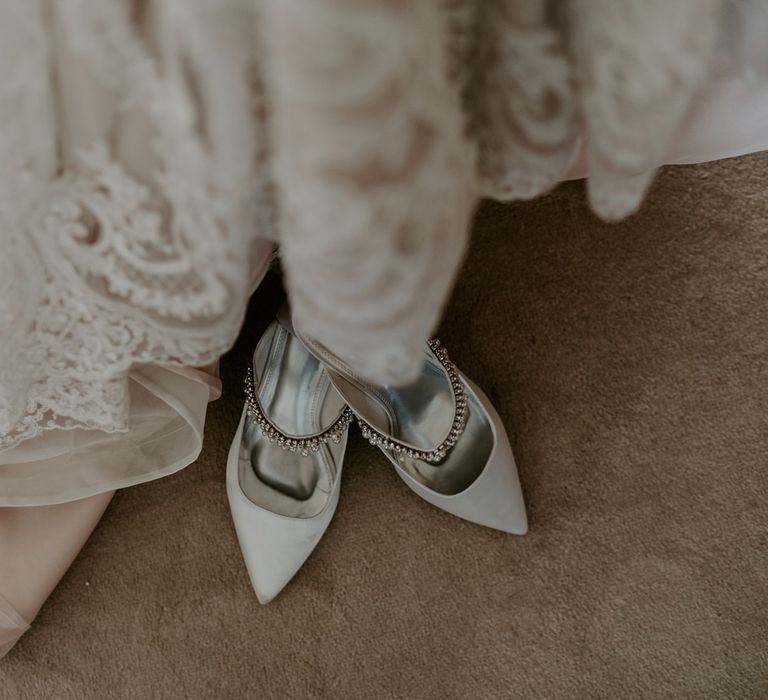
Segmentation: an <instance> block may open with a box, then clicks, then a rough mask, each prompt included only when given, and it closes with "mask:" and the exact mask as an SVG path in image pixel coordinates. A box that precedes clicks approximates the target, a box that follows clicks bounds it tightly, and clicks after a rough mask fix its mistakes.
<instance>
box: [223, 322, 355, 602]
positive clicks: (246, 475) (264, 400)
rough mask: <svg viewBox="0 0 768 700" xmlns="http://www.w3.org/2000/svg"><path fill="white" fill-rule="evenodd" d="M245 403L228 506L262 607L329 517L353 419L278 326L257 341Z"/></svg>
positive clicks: (317, 367)
mask: <svg viewBox="0 0 768 700" xmlns="http://www.w3.org/2000/svg"><path fill="white" fill-rule="evenodd" d="M246 396H247V400H246V405H245V408H244V409H243V415H242V417H241V419H240V425H239V426H238V429H237V432H236V434H235V438H234V440H233V442H232V446H231V447H230V450H229V458H228V461H227V496H228V498H229V505H230V509H231V512H232V519H233V521H234V524H235V530H236V532H237V537H238V540H239V543H240V549H241V550H242V552H243V558H244V560H245V565H246V568H247V569H248V574H249V576H250V579H251V583H252V584H253V588H254V590H255V592H256V596H257V597H258V599H259V602H261V603H268V602H269V601H271V600H272V599H273V598H274V597H275V596H276V595H277V594H278V593H279V592H280V591H281V590H282V589H283V587H284V586H285V585H286V584H287V583H288V582H289V581H290V580H291V579H292V578H293V576H294V575H295V574H296V572H297V571H298V570H299V569H300V568H301V566H302V564H304V562H305V561H306V560H307V558H308V557H309V555H310V554H311V553H312V551H313V550H314V548H315V546H316V545H317V543H318V542H319V541H320V538H321V537H322V536H323V533H324V532H325V530H326V528H327V527H328V525H329V523H330V521H331V518H332V517H333V514H334V512H335V510H336V505H337V503H338V500H339V491H340V485H341V471H342V462H343V458H344V452H345V450H346V443H347V434H348V426H349V423H350V422H351V421H352V413H351V411H350V410H349V408H348V407H346V405H345V404H344V401H343V399H342V398H341V396H339V394H338V393H337V392H336V391H335V389H334V388H333V386H332V385H331V382H330V380H329V377H328V374H327V373H326V371H325V369H324V367H323V365H322V364H321V363H319V362H318V361H317V359H316V358H314V357H313V356H312V355H311V354H310V353H309V352H308V351H307V349H306V348H305V347H304V345H303V344H302V343H301V341H300V340H299V339H298V338H296V336H294V335H293V334H292V333H291V330H290V327H289V326H288V327H286V325H285V321H283V323H282V324H281V323H280V322H278V321H275V322H274V323H272V325H270V326H269V328H268V329H267V331H266V332H265V333H264V335H263V336H262V337H261V339H260V340H259V343H258V345H257V347H256V351H255V352H254V356H253V365H252V370H251V371H250V372H249V377H248V380H247V381H246Z"/></svg>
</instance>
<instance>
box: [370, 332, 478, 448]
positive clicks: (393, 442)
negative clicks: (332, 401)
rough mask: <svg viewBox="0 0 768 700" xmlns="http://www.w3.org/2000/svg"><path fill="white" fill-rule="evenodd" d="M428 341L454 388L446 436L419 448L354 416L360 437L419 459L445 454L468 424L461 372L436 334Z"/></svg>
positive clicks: (466, 399)
mask: <svg viewBox="0 0 768 700" xmlns="http://www.w3.org/2000/svg"><path fill="white" fill-rule="evenodd" d="M427 344H428V346H429V349H430V350H431V351H432V352H433V353H434V355H435V357H436V358H437V361H438V362H439V363H440V364H441V365H442V366H443V369H445V371H446V373H447V374H448V379H449V380H450V382H451V389H452V390H453V399H454V405H455V407H456V412H455V413H454V416H453V425H452V426H451V429H450V431H449V432H448V437H446V438H445V440H443V441H442V442H441V443H440V444H439V445H438V446H437V447H435V448H434V449H432V450H419V449H416V448H415V447H411V446H410V445H407V444H406V443H404V442H400V441H399V440H397V439H395V438H393V437H392V436H391V435H386V434H385V433H382V432H381V431H379V430H377V429H376V428H374V427H373V426H372V425H371V424H370V423H367V422H366V421H364V420H363V419H362V418H360V416H357V422H358V423H359V424H360V430H361V432H362V433H363V437H364V438H365V439H366V440H368V442H370V443H371V445H378V446H379V447H380V448H382V449H385V450H392V451H393V452H395V453H397V454H402V455H407V456H408V457H413V458H415V459H420V460H422V461H424V462H439V461H441V460H442V459H444V458H445V456H446V455H447V454H448V452H449V451H450V450H451V449H452V448H453V446H454V445H455V444H456V443H457V442H458V440H459V436H460V435H461V433H462V432H463V431H464V427H465V426H466V424H467V401H468V398H467V393H466V392H465V391H464V383H463V382H462V381H461V376H460V375H459V371H458V369H456V365H454V364H453V362H451V361H450V360H449V359H448V351H447V350H446V349H445V348H444V347H442V346H441V345H440V341H439V340H437V339H436V338H434V339H432V340H430V341H429V342H428V343H427Z"/></svg>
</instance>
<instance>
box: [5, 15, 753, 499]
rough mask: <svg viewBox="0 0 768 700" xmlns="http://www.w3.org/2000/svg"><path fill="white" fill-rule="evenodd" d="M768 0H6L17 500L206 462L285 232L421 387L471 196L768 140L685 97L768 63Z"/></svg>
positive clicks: (323, 322) (351, 332)
mask: <svg viewBox="0 0 768 700" xmlns="http://www.w3.org/2000/svg"><path fill="white" fill-rule="evenodd" d="M765 15H766V11H765V9H764V8H763V7H762V6H761V5H760V4H759V3H756V2H748V1H747V2H738V3H727V2H724V0H569V1H567V2H546V1H545V0H442V1H441V2H435V1H434V0H412V1H409V2H402V1H400V0H216V1H213V0H9V1H8V2H3V3H2V4H0V56H1V57H2V60H0V71H2V77H1V78H0V114H2V120H1V121H0V125H1V126H0V128H1V129H2V130H1V131H0V163H2V168H1V169H0V250H2V251H3V252H2V255H0V505H6V506H10V505H34V504H46V503H57V502H62V501H68V500H72V499H76V498H81V497H83V496H87V495H90V494H93V493H98V492H100V491H106V490H110V489H114V488H117V487H122V486H126V485H130V484H132V483H137V482H139V481H143V480H147V479H151V478H155V477H157V476H161V475H163V474H167V473H170V472H172V471H174V470H175V469H178V468H180V467H182V466H184V465H185V464H188V463H189V462H190V461H192V460H193V459H194V458H195V456H196V455H197V453H198V452H199V449H200V446H201V441H202V430H203V421H204V416H205V406H206V403H207V401H208V398H209V396H210V394H211V392H212V391H213V392H214V393H215V391H216V390H217V380H216V378H215V377H214V376H211V374H210V373H207V374H206V373H205V372H202V371H199V370H194V369H190V368H193V367H201V366H203V365H207V364H209V363H212V362H215V361H216V360H217V358H218V357H219V356H220V355H221V354H222V353H223V352H224V351H225V350H227V349H228V348H229V346H230V345H231V344H232V342H233V340H234V338H235V337H236V335H237V333H238V331H239V327H240V324H241V322H242V318H243V314H244V308H245V304H246V302H247V298H248V295H249V293H250V290H251V289H252V285H253V283H254V281H255V280H258V278H259V276H260V274H261V273H262V272H263V270H264V267H265V264H266V261H267V258H268V256H269V254H270V252H271V251H272V248H273V241H275V240H277V241H278V242H279V244H280V248H281V255H282V258H283V262H284V268H285V270H286V277H287V286H288V291H289V295H290V298H291V302H292V305H293V308H294V313H295V316H296V322H297V323H298V324H300V325H301V326H302V327H303V328H304V329H305V332H306V333H307V334H308V335H312V336H314V337H315V338H316V339H317V340H318V341H320V342H321V343H323V344H325V345H326V346H328V347H329V348H331V349H333V351H334V352H336V353H337V354H338V355H340V356H341V357H343V358H344V360H345V361H346V362H347V363H348V364H350V365H351V366H353V367H355V368H356V369H357V370H358V371H360V372H361V373H362V374H365V375H367V376H368V377H370V378H372V379H374V380H376V381H386V382H403V381H407V380H409V379H410V378H412V377H413V376H414V374H415V373H416V372H417V371H418V361H419V358H420V357H421V345H422V342H423V339H424V337H425V336H426V335H427V334H428V333H429V332H430V331H431V330H432V329H433V327H434V326H435V324H436V323H437V321H438V319H439V315H440V312H441V310H442V307H443V304H444V303H445V300H446V297H447V295H448V292H449V290H450V288H451V285H452V282H453V279H454V276H455V274H456V270H457V268H458V266H459V264H460V261H461V259H462V257H463V254H464V251H465V248H466V246H467V242H468V231H469V220H470V217H471V214H472V210H473V207H474V204H475V202H476V201H477V199H478V197H480V196H489V197H495V198H497V199H503V200H511V199H521V198H531V197H534V196H536V195H538V194H540V193H542V192H544V191H546V190H547V189H549V188H551V187H552V186H554V185H555V184H556V183H557V182H558V181H559V180H561V179H562V178H563V177H565V176H566V175H567V174H568V173H569V172H572V169H573V168H578V167H580V164H582V165H583V167H584V170H585V173H584V174H587V175H588V176H589V180H588V182H589V188H588V189H589V198H590V202H591V204H592V206H593V208H594V209H595V211H596V212H597V213H598V214H599V215H600V216H602V217H604V218H608V219H615V218H619V217H622V216H625V215H627V214H629V213H631V212H632V211H633V210H634V209H635V208H636V207H637V206H638V204H639V203H640V201H641V199H642V196H643V193H644V192H645V189H646V188H647V186H648V183H649V182H650V180H651V178H652V176H653V172H654V169H655V168H656V167H657V166H658V165H659V164H661V163H663V162H665V161H668V160H670V159H671V158H673V157H674V155H675V153H676V152H677V154H678V156H679V157H682V158H688V159H703V158H707V157H716V156H718V155H725V154H726V152H727V153H734V152H738V151H739V150H740V149H742V150H755V149H756V148H763V147H766V146H768V138H766V134H765V132H764V129H762V128H758V127H754V128H753V127H749V128H747V126H743V128H741V129H737V130H736V131H738V132H739V136H738V138H737V139H736V141H735V142H729V143H728V144H727V148H726V149H725V151H726V152H723V153H721V152H713V151H712V150H711V148H710V150H707V148H701V144H702V143H711V139H708V138H707V134H706V128H705V127H702V126H701V125H699V126H696V124H695V123H694V122H691V120H690V118H689V117H690V115H691V114H692V113H693V112H696V111H697V110H696V105H697V104H700V103H701V102H702V101H703V100H704V101H705V100H706V99H707V95H710V94H711V93H712V91H713V86H715V87H716V86H717V84H718V80H719V77H718V76H719V75H720V74H721V73H723V72H724V73H725V74H727V75H729V76H731V77H730V78H729V80H730V82H729V83H728V84H729V85H731V84H734V81H736V82H738V81H740V80H742V79H741V78H738V80H737V79H736V78H735V77H734V76H735V75H736V74H739V73H744V74H746V71H747V69H754V70H755V72H759V70H760V69H762V68H765V65H764V64H765V63H766V61H765V54H766V49H765V47H764V45H763V43H762V42H761V40H760V36H761V32H760V31H759V28H762V29H764V28H766V26H768V22H766V18H765ZM756 27H757V28H758V29H755V28H756ZM734 67H735V68H734ZM745 80H746V78H745ZM739 84H740V85H742V84H744V85H746V84H747V83H739ZM743 93H744V95H760V96H761V97H760V99H762V100H763V102H762V103H761V108H762V110H763V111H762V112H760V113H759V114H760V115H761V118H760V120H759V124H760V126H761V125H762V124H764V123H765V120H764V118H763V115H765V114H766V111H765V109H766V104H765V90H764V89H763V91H762V92H759V91H756V90H751V91H750V89H743ZM715 103H717V100H715ZM718 104H719V103H718ZM699 111H701V110H699ZM713 111H716V107H711V108H709V110H708V113H712V112H713ZM685 124H687V125H688V130H687V131H686V132H685V133H682V132H681V128H682V126H683V125H685ZM691 124H693V126H691ZM750 128H751V129H752V131H750ZM697 129H699V132H700V133H699V137H698V141H697V137H696V133H697V132H696V130H697ZM732 131H733V129H732ZM739 139H740V140H739ZM675 148H677V151H676V150H675ZM273 191H274V192H275V196H274V197H273ZM276 223H277V224H278V225H276ZM107 456H108V458H107Z"/></svg>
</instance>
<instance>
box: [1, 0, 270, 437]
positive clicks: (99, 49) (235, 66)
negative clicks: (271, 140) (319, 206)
mask: <svg viewBox="0 0 768 700" xmlns="http://www.w3.org/2000/svg"><path fill="white" fill-rule="evenodd" d="M132 9H139V8H137V7H133V8H132V7H131V4H130V3H126V2H123V1H121V0H98V1H93V0H61V1H59V0H56V2H45V1H43V0H36V1H35V2H24V3H21V2H17V3H10V4H8V3H6V4H4V5H3V8H2V9H0V14H2V15H6V16H4V17H2V20H5V21H2V20H0V25H1V26H2V27H3V28H4V31H3V30H0V31H2V32H3V36H2V40H0V46H3V47H4V48H7V50H9V51H10V50H11V47H12V46H13V42H15V41H19V42H21V41H22V40H24V39H26V40H27V45H26V46H25V48H24V50H23V51H22V50H20V51H19V53H18V55H19V56H22V57H23V62H22V64H21V70H20V74H19V75H15V76H14V75H12V74H11V70H12V63H11V62H9V61H4V62H3V64H2V68H0V70H3V73H4V75H3V78H2V80H0V91H2V93H1V96H0V107H1V108H2V110H3V115H4V120H3V129H4V130H3V132H2V134H0V152H1V153H2V156H3V160H2V162H3V163H4V168H3V174H2V195H0V196H3V199H2V200H0V201H2V204H1V205H0V217H2V228H1V229H0V236H1V237H2V244H3V249H4V251H5V252H6V255H5V256H3V258H2V263H0V265H2V267H3V270H2V275H1V276H0V280H2V282H1V283H0V287H1V288H0V292H2V299H3V302H2V303H3V307H2V309H0V318H1V319H2V328H3V333H2V334H1V335H0V355H2V357H3V358H9V359H8V360H7V361H6V359H4V361H3V363H2V364H1V365H0V446H5V447H7V446H11V445H13V444H16V443H18V442H19V441H20V440H22V439H25V438H29V437H33V436H35V435H36V434H38V433H39V432H40V431H41V430H44V429H49V428H59V429H62V428H63V429H68V428H75V427H86V428H96V429H99V430H104V431H107V432H113V431H121V430H125V429H126V428H127V422H126V421H127V416H128V411H129V407H128V405H127V401H128V392H127V372H128V370H129V369H130V367H131V366H132V365H134V364H136V363H149V362H154V363H162V364H177V365H202V364H205V363H207V362H211V361H213V360H215V359H217V358H218V357H219V356H220V355H221V354H222V353H223V352H224V351H226V349H227V348H228V347H229V345H230V344H231V343H232V342H233V340H234V338H235V336H236V334H237V332H238V330H239V327H240V323H241V320H242V316H243V313H244V307H245V303H246V301H247V297H248V292H249V281H250V271H249V269H248V259H249V258H248V250H249V248H250V247H251V246H252V245H253V239H254V237H255V234H257V233H258V232H259V231H260V232H261V233H262V234H264V233H266V232H268V221H269V212H268V211H267V210H268V208H269V204H268V193H267V190H268V187H267V178H266V168H265V166H264V164H263V155H262V150H263V146H262V145H261V129H260V126H259V119H258V117H257V114H258V98H259V92H258V90H257V89H256V85H257V83H256V82H255V80H254V73H255V66H256V62H255V48H254V46H253V42H252V36H251V34H252V32H251V24H252V23H253V22H254V19H253V16H252V14H253V13H252V11H251V9H250V8H249V3H247V2H236V1H232V0H229V1H227V2H220V3H215V4H213V3H208V2H205V1H204V0H199V1H196V2H187V3H184V5H183V7H182V5H180V4H178V3H150V4H147V3H144V4H143V8H142V9H143V12H144V14H143V15H141V16H138V15H131V14H130V10H132ZM45 16H49V17H53V21H54V27H55V31H54V32H53V36H51V35H49V34H48V30H47V29H46V27H47V26H48V25H47V24H46V23H45V22H44V21H43V19H44V17H45ZM9 18H12V19H13V21H12V22H11V21H8V20H9ZM147 28H149V29H147ZM150 30H151V31H150ZM14 32H20V34H19V35H17V36H20V37H21V38H15V37H14V36H13V34H14ZM30 39H34V41H29V40H30ZM154 42H157V43H156V44H155V43H154ZM30 46H31V47H32V48H31V49H30ZM13 67H14V68H16V70H19V66H18V65H17V66H13ZM30 85H31V86H34V89H33V90H31V91H30V90H29V87H28V86H30ZM218 103H221V104H224V103H226V104H227V105H228V109H227V110H224V109H220V108H218V106H217V104H218ZM42 106H44V107H45V108H46V109H45V110H44V111H43V112H42V113H43V114H45V115H46V117H47V119H46V120H45V121H43V120H41V119H39V118H38V119H33V120H32V121H30V119H29V117H30V114H32V113H34V112H36V111H37V110H39V109H41V107H42ZM229 109H231V113H230V111H229ZM34 127H36V129H35V131H34V132H33V131H32V130H33V128H34ZM31 132H32V133H31ZM41 143H43V144H46V145H47V148H46V149H45V150H44V149H43V148H42V147H41V146H40V145H39V144H41ZM260 161H261V166H260ZM9 163H10V164H12V167H8V165H9Z"/></svg>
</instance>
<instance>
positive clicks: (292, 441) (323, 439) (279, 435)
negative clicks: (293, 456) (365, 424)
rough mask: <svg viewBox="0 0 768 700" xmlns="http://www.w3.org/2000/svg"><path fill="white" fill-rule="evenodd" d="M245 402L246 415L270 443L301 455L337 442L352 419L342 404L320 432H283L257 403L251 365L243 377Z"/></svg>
mask: <svg viewBox="0 0 768 700" xmlns="http://www.w3.org/2000/svg"><path fill="white" fill-rule="evenodd" d="M245 403H246V410H247V411H248V415H249V416H250V417H251V418H252V419H253V420H254V421H255V422H256V424H257V425H258V426H259V428H260V429H261V432H262V433H264V435H265V437H266V438H267V439H268V440H269V441H270V442H271V443H274V444H276V445H278V447H280V448H282V449H284V450H288V451H289V452H299V453H300V454H301V455H302V457H306V456H307V455H308V454H309V453H310V452H317V451H318V450H319V449H320V447H321V446H322V445H324V444H325V443H327V442H328V441H331V442H333V443H335V444H338V443H339V442H340V441H341V437H342V435H344V431H345V430H346V429H347V428H348V427H349V424H350V423H351V422H352V420H353V419H354V414H353V413H352V409H351V408H350V407H349V406H344V408H343V409H342V411H341V413H339V417H338V418H337V419H336V420H335V421H334V422H333V425H331V426H330V427H328V428H326V429H325V430H323V431H322V432H320V433H315V434H314V435H309V436H308V437H301V438H300V437H296V436H294V435H288V434H286V433H284V432H283V431H282V430H280V428H278V427H277V426H276V425H275V424H274V423H273V422H272V421H270V420H269V418H267V416H266V414H265V413H264V409H263V408H262V407H261V404H260V403H259V394H258V391H257V390H256V382H255V377H254V373H253V367H251V366H249V367H248V374H247V376H246V378H245Z"/></svg>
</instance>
